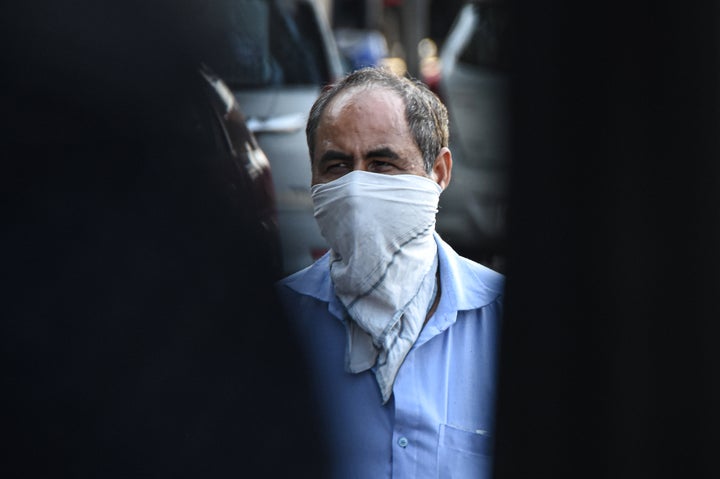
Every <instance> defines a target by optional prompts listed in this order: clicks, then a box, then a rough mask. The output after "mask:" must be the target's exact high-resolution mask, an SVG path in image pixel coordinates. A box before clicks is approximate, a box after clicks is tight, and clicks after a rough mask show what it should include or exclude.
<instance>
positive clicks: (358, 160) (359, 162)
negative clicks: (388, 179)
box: [352, 155, 368, 171]
mask: <svg viewBox="0 0 720 479" xmlns="http://www.w3.org/2000/svg"><path fill="white" fill-rule="evenodd" d="M352 169H353V171H356V170H360V171H368V162H367V161H365V159H364V158H363V157H362V156H360V155H356V156H355V157H354V158H353V161H352Z"/></svg>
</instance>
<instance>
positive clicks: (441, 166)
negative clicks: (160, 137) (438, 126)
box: [431, 146, 452, 190]
mask: <svg viewBox="0 0 720 479" xmlns="http://www.w3.org/2000/svg"><path fill="white" fill-rule="evenodd" d="M431 176H432V179H433V180H435V181H436V182H437V184H438V185H440V188H442V189H443V190H444V189H445V188H447V186H448V185H449V184H450V177H451V176H452V153H451V152H450V149H449V148H447V147H445V146H443V147H442V148H441V149H440V153H439V154H438V156H437V158H435V164H434V165H433V168H432V174H431Z"/></svg>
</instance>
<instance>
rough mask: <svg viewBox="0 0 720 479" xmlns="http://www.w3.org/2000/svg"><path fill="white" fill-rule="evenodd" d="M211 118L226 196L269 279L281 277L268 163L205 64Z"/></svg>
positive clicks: (224, 88)
mask: <svg viewBox="0 0 720 479" xmlns="http://www.w3.org/2000/svg"><path fill="white" fill-rule="evenodd" d="M199 75H200V76H201V78H202V80H201V81H202V84H203V87H204V89H205V92H206V94H207V99H208V103H209V104H210V107H211V108H212V113H213V114H212V115H208V116H207V118H214V119H215V121H209V122H208V123H207V125H206V126H205V128H207V129H208V130H209V133H210V135H211V136H212V137H213V138H214V141H215V144H216V145H217V150H218V151H219V152H222V154H224V155H225V157H226V162H225V167H226V174H227V183H225V185H227V187H228V188H229V190H230V191H228V192H227V193H228V196H230V197H234V198H235V202H236V205H237V209H238V211H242V212H244V217H243V218H242V220H241V224H243V225H246V227H247V226H251V227H253V228H255V229H256V231H255V232H254V234H253V235H252V236H253V237H256V238H257V239H258V241H260V242H261V243H262V244H263V245H264V248H265V249H266V252H268V253H269V254H268V255H267V258H266V259H267V268H268V269H269V271H270V272H271V273H270V276H271V277H275V278H279V277H280V276H281V275H282V256H281V254H282V252H281V248H280V236H279V232H278V222H277V208H276V205H275V190H274V186H273V182H272V173H271V170H270V162H269V161H268V159H267V156H266V155H265V152H264V151H263V150H262V149H261V148H260V146H259V145H258V143H257V141H256V139H255V136H254V135H253V133H252V132H251V131H250V129H249V128H248V125H247V123H246V121H245V117H244V115H243V114H242V112H241V111H240V108H239V107H238V103H237V101H236V100H235V97H234V96H233V94H232V92H231V91H230V89H229V88H228V86H227V85H226V84H225V83H224V82H223V81H222V80H221V79H220V78H219V77H218V76H217V75H215V74H214V73H213V72H212V71H211V70H210V69H209V68H208V67H207V66H206V65H202V66H201V68H200V70H199Z"/></svg>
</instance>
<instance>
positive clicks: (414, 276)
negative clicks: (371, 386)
mask: <svg viewBox="0 0 720 479" xmlns="http://www.w3.org/2000/svg"><path fill="white" fill-rule="evenodd" d="M441 192H442V188H441V187H440V185H438V184H437V183H436V182H435V181H433V180H432V179H430V178H426V177H423V176H418V175H384V174H378V173H369V172H366V171H353V172H350V173H348V174H346V175H344V176H342V177H340V178H338V179H337V180H334V181H331V182H329V183H324V184H317V185H314V186H313V187H312V198H313V205H314V209H315V218H316V220H317V222H318V225H319V226H320V231H321V233H322V235H323V237H324V238H325V239H326V240H327V241H328V243H329V244H330V247H331V252H330V254H331V258H330V277H331V279H332V282H333V285H334V287H335V293H336V295H337V296H338V298H339V299H340V301H341V302H342V304H343V305H344V306H345V308H346V309H347V312H348V314H349V316H350V320H349V321H346V327H347V333H348V335H347V338H348V343H347V350H346V356H345V358H346V360H345V368H346V370H347V371H349V372H352V373H359V372H362V371H365V370H367V369H370V368H373V367H374V368H375V377H376V379H377V382H378V386H379V387H380V392H381V394H382V399H383V403H386V402H387V401H388V399H389V398H390V395H391V394H392V386H393V383H394V381H395V377H396V375H397V372H398V370H399V369H400V366H401V365H402V362H403V360H404V359H405V356H406V355H407V353H408V352H409V351H410V349H411V348H412V345H413V344H414V343H415V340H416V339H417V337H418V335H419V334H420V330H421V329H422V326H423V324H424V322H425V318H426V316H427V314H428V310H429V308H430V307H431V305H432V302H433V300H434V297H435V294H436V291H437V283H436V277H435V274H436V271H437V245H436V244H435V239H434V238H433V232H434V230H435V215H436V214H437V209H438V201H439V199H440V193H441Z"/></svg>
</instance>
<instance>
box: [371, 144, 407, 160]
mask: <svg viewBox="0 0 720 479" xmlns="http://www.w3.org/2000/svg"><path fill="white" fill-rule="evenodd" d="M365 156H366V157H367V158H390V159H392V160H397V159H398V158H400V155H398V154H397V153H395V152H394V151H393V150H392V149H390V148H388V147H384V148H378V149H377V150H371V151H368V153H367V155H365Z"/></svg>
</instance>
